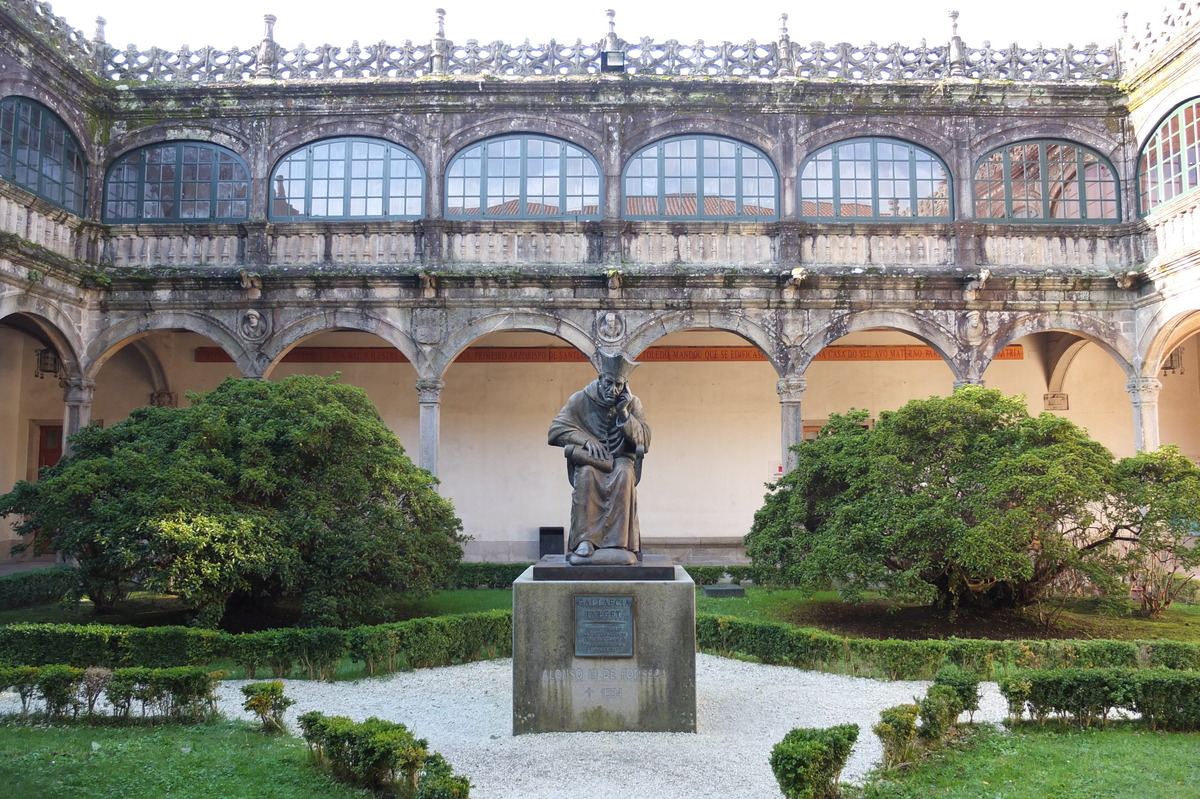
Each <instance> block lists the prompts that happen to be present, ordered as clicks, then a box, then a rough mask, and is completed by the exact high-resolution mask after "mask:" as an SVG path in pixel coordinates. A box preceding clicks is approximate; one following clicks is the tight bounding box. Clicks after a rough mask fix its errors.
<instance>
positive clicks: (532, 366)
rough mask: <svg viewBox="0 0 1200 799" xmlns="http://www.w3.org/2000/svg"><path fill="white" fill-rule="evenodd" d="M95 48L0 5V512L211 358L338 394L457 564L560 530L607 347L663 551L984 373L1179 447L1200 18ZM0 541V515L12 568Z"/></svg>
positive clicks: (1103, 437) (1198, 130) (1191, 327)
mask: <svg viewBox="0 0 1200 799" xmlns="http://www.w3.org/2000/svg"><path fill="white" fill-rule="evenodd" d="M274 22H275V20H274V18H273V17H267V19H266V26H265V32H264V36H263V38H262V40H261V41H260V42H259V43H258V44H257V45H256V46H254V47H252V48H250V49H247V50H238V49H233V50H229V51H222V50H215V49H212V48H203V49H200V50H195V51H191V50H187V49H184V50H181V51H163V50H157V49H151V50H149V51H138V50H134V49H129V50H125V51H122V50H118V49H116V48H113V47H111V46H110V45H108V44H107V43H106V42H105V40H104V31H103V22H102V21H98V24H97V28H96V32H95V35H94V36H92V37H90V38H89V37H88V36H86V35H85V34H83V33H80V32H79V31H78V30H75V29H74V28H72V27H71V26H70V25H69V24H68V23H67V22H66V21H64V20H62V19H60V18H57V17H55V16H54V14H53V12H52V10H51V8H50V7H49V6H48V5H46V4H45V3H41V2H33V1H32V0H0V490H3V489H7V487H9V486H11V485H12V484H13V483H14V482H15V481H17V480H19V479H33V478H34V477H35V476H36V473H37V469H38V467H39V466H40V465H43V464H46V463H52V462H53V461H54V460H55V459H57V458H58V457H59V456H60V455H61V453H62V451H63V447H64V441H65V436H68V435H70V434H71V433H72V432H74V431H75V430H77V429H78V428H79V427H80V426H81V425H84V424H87V423H89V422H98V423H103V424H111V423H113V422H116V421H118V420H120V419H121V418H123V417H125V416H126V415H127V414H128V413H129V412H130V411H131V410H132V409H133V408H135V407H138V406H140V405H144V404H147V403H152V404H159V405H172V404H177V403H186V402H187V398H186V395H187V393H188V392H193V391H204V390H208V389H211V388H213V387H215V386H216V385H217V384H218V383H219V382H220V381H221V380H222V379H224V378H225V377H226V376H229V375H240V376H244V377H257V378H263V379H276V378H279V377H281V376H284V375H288V374H294V373H301V372H303V373H318V374H331V373H334V372H340V373H341V374H342V380H344V381H346V382H348V383H351V384H354V385H357V386H361V387H362V388H364V389H365V390H366V391H367V392H368V394H369V395H370V397H371V399H372V400H373V401H374V402H375V403H376V405H377V406H378V407H379V409H380V411H381V413H382V414H383V417H384V419H385V420H386V421H387V423H388V424H389V425H390V426H391V428H392V429H393V430H395V431H396V433H397V434H398V435H399V437H400V439H401V441H402V442H403V443H404V445H405V447H406V448H407V449H408V451H409V452H410V454H411V455H412V456H413V458H414V460H416V461H417V462H418V463H419V465H421V466H423V467H425V468H427V469H428V470H430V471H431V472H433V473H434V474H436V475H437V477H438V478H439V479H440V481H441V491H442V492H443V493H444V494H445V495H447V496H449V497H450V498H452V499H453V501H454V504H455V506H456V508H457V510H458V513H459V515H460V516H461V517H462V519H463V521H464V524H465V528H466V532H467V533H468V534H470V535H472V536H473V537H474V540H472V541H471V542H470V543H469V544H468V546H467V553H468V557H469V558H472V559H477V560H500V561H504V560H531V559H533V558H535V557H536V556H537V554H538V552H539V542H540V535H541V533H540V531H541V529H542V528H546V527H548V528H558V527H563V526H565V525H566V522H567V517H568V514H569V503H570V494H569V488H568V486H567V484H566V478H565V476H564V468H563V465H562V453H561V451H560V450H558V449H554V448H551V447H548V446H546V427H547V425H548V424H549V421H550V419H551V418H553V416H554V414H555V412H556V411H557V410H558V409H559V408H560V407H561V406H562V405H563V403H564V401H565V400H566V398H567V397H568V396H569V395H570V394H571V393H572V392H574V391H575V390H577V389H578V388H579V387H581V386H582V385H583V384H584V383H585V382H586V381H587V380H589V379H591V377H592V376H593V375H594V370H593V368H592V367H591V366H590V365H589V359H591V358H593V357H594V356H595V355H596V353H597V352H598V351H599V350H601V349H604V350H614V351H616V350H619V351H623V352H625V353H626V354H628V355H629V356H630V357H631V358H634V359H636V360H640V361H641V362H643V365H642V366H641V367H640V368H639V369H638V371H637V372H636V373H635V374H634V377H633V381H632V385H633V387H634V389H635V390H636V392H637V394H638V395H639V396H640V397H641V399H642V400H643V402H644V403H645V407H646V409H647V413H648V415H649V421H650V423H651V425H652V426H653V427H654V449H653V451H652V452H651V453H650V454H649V455H648V457H647V460H646V467H645V478H644V480H643V482H642V490H641V503H640V505H641V509H640V510H641V517H642V531H643V540H644V545H645V548H646V550H647V551H651V552H667V553H670V554H675V555H677V556H679V557H681V558H682V559H683V560H684V561H685V562H703V561H727V560H733V559H737V558H739V557H741V551H740V549H739V543H740V539H741V536H742V535H744V534H745V533H746V532H747V530H748V528H749V524H750V520H751V516H752V514H753V512H754V510H755V509H756V508H757V507H758V505H759V504H760V502H761V498H762V494H763V484H764V483H765V482H767V481H769V480H770V479H772V478H773V477H775V476H776V475H778V474H779V473H780V470H781V469H782V468H786V464H787V460H788V457H789V455H790V453H789V450H788V447H789V446H790V445H792V444H794V443H796V442H798V441H800V440H801V439H802V438H803V437H804V436H806V435H811V434H812V433H813V432H815V430H817V429H819V427H820V425H821V423H822V421H823V420H825V419H826V418H827V417H828V416H829V415H830V414H831V413H836V412H842V411H845V410H847V409H849V408H851V407H860V408H866V409H868V410H869V411H870V412H871V414H872V415H875V414H878V412H879V411H881V410H887V409H893V408H897V407H899V406H900V405H902V404H904V403H905V402H906V401H908V400H910V399H913V398H916V397H926V396H929V395H931V394H945V393H948V392H949V391H951V390H952V388H953V387H954V386H956V385H961V384H968V383H972V384H986V385H987V386H989V387H993V388H997V389H1000V390H1002V391H1004V392H1005V393H1008V394H1023V395H1025V397H1026V398H1027V400H1028V402H1029V405H1030V409H1031V410H1032V411H1034V412H1035V413H1036V412H1040V411H1041V410H1043V409H1047V410H1051V411H1053V412H1055V413H1061V414H1062V415H1063V416H1065V417H1067V418H1070V419H1071V420H1073V421H1075V422H1077V423H1079V424H1080V425H1082V426H1084V427H1086V428H1087V429H1088V430H1089V431H1090V432H1091V433H1092V435H1093V436H1095V437H1096V438H1098V439H1099V440H1100V441H1101V442H1103V443H1104V444H1105V445H1107V446H1108V447H1110V448H1111V449H1112V450H1113V451H1114V452H1115V453H1117V454H1118V455H1128V454H1132V453H1133V452H1134V451H1136V450H1147V449H1154V448H1157V447H1158V446H1159V445H1160V443H1172V444H1177V445H1178V446H1179V447H1181V448H1182V450H1183V452H1184V453H1185V454H1187V455H1188V456H1190V457H1192V458H1193V459H1196V458H1200V425H1198V424H1197V422H1196V419H1197V412H1198V411H1200V361H1198V355H1200V346H1198V343H1200V342H1197V340H1196V336H1197V333H1198V332H1200V281H1198V280H1197V277H1198V276H1200V174H1198V172H1200V3H1198V2H1196V0H1186V1H1185V2H1180V3H1176V4H1175V5H1174V7H1173V10H1172V11H1171V12H1170V13H1168V14H1167V15H1165V16H1164V17H1163V18H1162V19H1160V20H1156V21H1155V22H1154V23H1152V24H1151V25H1150V26H1149V27H1148V28H1147V29H1146V30H1145V31H1132V30H1130V31H1126V32H1125V33H1124V35H1123V36H1122V38H1121V40H1120V41H1119V42H1117V43H1115V44H1113V45H1111V46H1095V45H1091V46H1087V47H1081V48H1041V47H1038V48H1032V49H1024V48H1020V47H1016V46H1012V47H992V46H989V45H987V44H986V43H985V44H984V45H983V46H972V45H970V44H968V43H966V42H964V41H963V40H962V39H961V38H960V37H959V36H958V35H957V32H956V30H955V29H954V28H953V26H952V27H951V30H950V31H949V33H950V35H949V36H948V37H947V40H946V41H944V42H935V43H932V44H926V43H924V42H922V43H920V44H919V45H917V46H911V47H906V46H900V45H890V46H876V45H867V46H851V45H845V44H837V45H825V44H821V43H817V44H812V45H804V44H800V43H798V42H794V41H792V40H791V39H790V35H789V31H788V28H787V25H786V18H785V19H784V20H783V21H782V23H781V27H780V30H779V32H778V34H777V35H773V40H771V41H765V42H761V43H754V42H751V43H748V44H730V43H721V44H715V45H705V44H703V43H696V44H692V45H685V44H681V43H679V42H674V41H670V42H665V43H664V42H654V41H651V40H640V41H626V40H624V39H622V38H621V37H620V36H619V35H618V34H617V32H616V29H615V25H614V24H613V20H612V19H610V22H609V32H608V34H607V35H606V36H602V37H601V38H600V39H599V40H598V41H596V42H594V43H582V42H576V43H574V44H562V43H551V44H549V45H545V46H530V45H528V44H526V45H520V46H509V45H504V44H500V43H493V44H481V43H479V42H475V41H468V42H467V43H465V44H459V43H455V42H453V41H451V40H449V39H448V38H447V37H446V35H445V31H444V20H443V18H442V14H440V13H439V15H438V18H437V20H436V28H435V33H434V35H433V37H432V38H431V39H429V40H427V41H424V40H423V41H421V42H412V41H406V42H404V43H403V44H398V45H388V44H385V43H382V42H381V43H379V44H374V45H370V46H363V47H360V46H358V45H357V44H355V45H354V46H352V47H349V48H341V47H333V46H323V47H319V48H316V49H307V48H304V47H302V46H301V47H286V46H283V45H282V44H280V43H278V42H276V41H275V38H274V32H273V26H274ZM11 538H12V533H11V531H10V530H9V529H8V528H7V527H5V528H3V531H0V559H3V558H7V557H8V547H9V545H10V544H11V543H12V541H11V540H10V539H11Z"/></svg>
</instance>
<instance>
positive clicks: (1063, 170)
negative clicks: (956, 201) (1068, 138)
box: [975, 140, 1120, 223]
mask: <svg viewBox="0 0 1200 799" xmlns="http://www.w3.org/2000/svg"><path fill="white" fill-rule="evenodd" d="M975 216H976V217H977V218H979V219H1009V220H1017V219H1019V220H1021V221H1042V222H1056V223H1072V222H1077V223H1090V222H1116V221H1119V219H1120V213H1119V212H1118V210H1117V179H1116V177H1114V175H1113V170H1112V167H1110V166H1109V165H1108V162H1107V161H1105V160H1104V159H1103V158H1102V157H1101V156H1100V155H1099V154H1097V153H1095V152H1093V151H1092V150H1089V149H1087V148H1086V147H1083V146H1081V145H1078V144H1071V143H1069V142H1062V141H1053V140H1042V141H1027V142H1021V143H1020V144H1013V145H1009V146H1007V147H1002V148H1001V149H999V150H994V151H992V152H991V153H989V154H988V155H986V156H984V158H983V160H982V161H980V162H979V167H978V169H976V170H975Z"/></svg>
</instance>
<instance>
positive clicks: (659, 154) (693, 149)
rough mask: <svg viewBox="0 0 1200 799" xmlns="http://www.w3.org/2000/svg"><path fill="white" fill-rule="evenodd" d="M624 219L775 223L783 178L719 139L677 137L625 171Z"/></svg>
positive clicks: (754, 154)
mask: <svg viewBox="0 0 1200 799" xmlns="http://www.w3.org/2000/svg"><path fill="white" fill-rule="evenodd" d="M624 190H625V216H626V217H629V218H633V219H679V218H684V219H744V218H747V217H750V218H756V219H762V218H764V217H766V218H769V219H773V218H775V217H776V215H777V214H778V207H779V204H778V201H777V198H778V194H779V178H778V175H777V173H776V171H775V167H774V165H773V164H772V163H771V160H770V159H769V158H767V156H766V155H764V154H763V153H762V152H761V151H760V150H758V149H756V148H754V147H751V146H750V145H748V144H743V143H742V142H739V141H734V140H733V139H725V138H721V137H719V136H702V135H692V136H676V137H674V138H670V139H664V140H662V141H660V142H656V143H654V144H651V145H650V146H649V147H646V148H644V149H642V150H640V151H639V152H638V153H637V154H636V155H634V156H633V158H631V159H629V163H628V164H626V165H625V185H624Z"/></svg>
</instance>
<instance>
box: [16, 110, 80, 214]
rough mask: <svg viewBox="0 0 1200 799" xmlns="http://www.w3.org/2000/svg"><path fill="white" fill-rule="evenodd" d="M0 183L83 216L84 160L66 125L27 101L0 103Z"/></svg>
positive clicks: (50, 113) (76, 141)
mask: <svg viewBox="0 0 1200 799" xmlns="http://www.w3.org/2000/svg"><path fill="white" fill-rule="evenodd" d="M0 178H3V179H4V180H8V181H11V182H13V183H16V184H17V185H18V186H21V187H22V188H25V189H28V190H29V191H31V192H33V193H34V194H36V195H37V196H38V197H41V198H42V199H43V200H46V201H48V202H51V203H54V204H55V205H57V206H58V207H60V208H63V209H65V210H67V211H70V212H71V213H73V214H76V215H77V216H83V206H84V202H85V198H86V196H87V193H86V186H87V159H86V158H84V155H83V148H82V147H81V146H80V144H79V140H78V139H76V138H75V136H74V134H72V133H71V131H70V129H68V128H67V126H66V124H65V123H64V122H63V121H62V120H61V119H59V118H58V116H57V115H55V113H54V112H53V111H51V110H50V109H49V108H46V106H44V105H42V104H41V103H38V102H35V101H34V100H30V99H28V98H26V97H16V96H13V97H5V98H4V99H3V100H0Z"/></svg>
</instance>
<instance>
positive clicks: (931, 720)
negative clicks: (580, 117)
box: [917, 685, 963, 746]
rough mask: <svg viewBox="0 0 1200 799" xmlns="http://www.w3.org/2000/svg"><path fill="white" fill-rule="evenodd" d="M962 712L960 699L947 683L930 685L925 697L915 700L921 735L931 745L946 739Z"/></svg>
mask: <svg viewBox="0 0 1200 799" xmlns="http://www.w3.org/2000/svg"><path fill="white" fill-rule="evenodd" d="M962 712H963V705H962V700H961V699H960V698H959V696H958V692H957V691H955V690H954V689H953V688H951V687H950V686H948V685H934V686H931V687H930V689H929V691H928V692H926V694H925V698H924V699H922V700H920V701H919V702H917V714H918V715H919V716H920V717H921V732H920V735H921V737H922V738H923V739H925V740H926V741H927V742H929V744H930V745H931V746H936V745H937V744H939V743H941V742H942V741H944V740H946V738H947V736H949V735H950V730H952V729H953V728H954V725H955V723H956V722H957V721H958V716H959V714H960V713H962Z"/></svg>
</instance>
